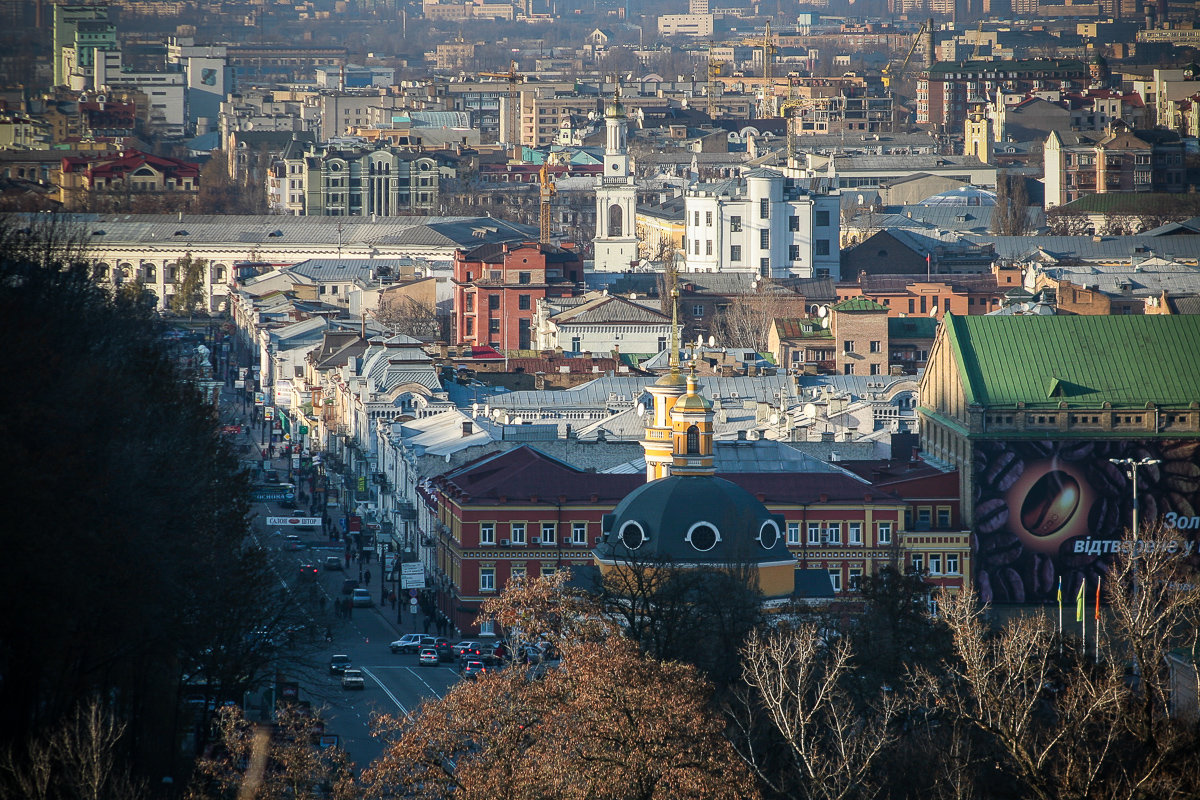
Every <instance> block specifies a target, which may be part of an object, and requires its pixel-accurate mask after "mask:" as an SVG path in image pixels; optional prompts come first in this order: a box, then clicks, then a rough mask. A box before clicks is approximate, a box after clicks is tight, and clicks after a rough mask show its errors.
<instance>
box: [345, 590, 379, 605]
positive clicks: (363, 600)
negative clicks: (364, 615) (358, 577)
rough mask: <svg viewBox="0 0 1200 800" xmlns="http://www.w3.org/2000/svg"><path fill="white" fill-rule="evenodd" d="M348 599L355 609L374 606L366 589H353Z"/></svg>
mask: <svg viewBox="0 0 1200 800" xmlns="http://www.w3.org/2000/svg"><path fill="white" fill-rule="evenodd" d="M350 599H351V600H352V601H353V602H354V607H355V608H370V607H371V606H373V605H375V601H374V600H372V599H371V592H370V590H368V589H355V590H354V591H353V592H351V594H350Z"/></svg>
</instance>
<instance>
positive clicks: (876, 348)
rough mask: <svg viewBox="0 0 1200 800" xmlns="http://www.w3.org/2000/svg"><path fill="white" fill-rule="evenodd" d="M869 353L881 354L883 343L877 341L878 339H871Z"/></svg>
mask: <svg viewBox="0 0 1200 800" xmlns="http://www.w3.org/2000/svg"><path fill="white" fill-rule="evenodd" d="M871 352H872V353H882V352H883V342H881V341H879V340H878V339H872V340H871Z"/></svg>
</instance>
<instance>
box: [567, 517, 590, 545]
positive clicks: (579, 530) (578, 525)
mask: <svg viewBox="0 0 1200 800" xmlns="http://www.w3.org/2000/svg"><path fill="white" fill-rule="evenodd" d="M571 544H587V523H586V522H572V523H571Z"/></svg>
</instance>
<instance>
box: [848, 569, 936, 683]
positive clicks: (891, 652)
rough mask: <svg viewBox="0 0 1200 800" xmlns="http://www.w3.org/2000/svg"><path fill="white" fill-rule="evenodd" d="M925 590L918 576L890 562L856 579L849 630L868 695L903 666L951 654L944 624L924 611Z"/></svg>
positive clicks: (927, 592)
mask: <svg viewBox="0 0 1200 800" xmlns="http://www.w3.org/2000/svg"><path fill="white" fill-rule="evenodd" d="M930 589H931V587H930V586H929V584H927V583H925V581H924V580H923V579H922V577H921V576H920V575H917V574H914V573H911V572H909V573H905V572H901V571H900V570H898V569H896V568H895V567H891V566H889V567H884V568H883V569H881V570H879V572H877V573H875V574H874V575H864V576H863V577H862V578H861V579H860V581H859V590H860V592H861V594H862V599H863V602H864V607H863V612H862V614H861V615H859V616H857V617H855V619H854V622H853V625H852V626H851V629H850V630H851V634H852V638H853V642H854V649H855V650H856V651H857V659H858V663H859V664H860V665H861V666H860V668H859V671H858V674H859V676H860V679H861V680H862V682H863V687H864V689H865V690H866V691H867V692H868V693H869V694H872V695H873V694H874V693H875V692H877V691H878V690H879V688H880V687H881V686H884V685H891V684H893V683H895V681H896V679H897V677H899V676H901V675H903V674H904V671H905V669H906V668H909V667H914V666H925V667H929V666H932V665H934V664H936V663H937V662H938V661H940V660H941V659H943V658H945V657H947V656H948V655H949V654H950V638H949V632H948V631H947V629H946V626H945V625H942V624H940V623H939V622H938V621H937V620H936V619H935V618H934V617H932V616H930V613H929V611H930Z"/></svg>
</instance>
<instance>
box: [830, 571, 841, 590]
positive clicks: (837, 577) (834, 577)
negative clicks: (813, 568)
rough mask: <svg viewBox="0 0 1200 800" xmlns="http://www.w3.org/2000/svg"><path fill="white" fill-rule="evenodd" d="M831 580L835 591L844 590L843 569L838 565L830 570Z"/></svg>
mask: <svg viewBox="0 0 1200 800" xmlns="http://www.w3.org/2000/svg"><path fill="white" fill-rule="evenodd" d="M829 582H830V583H832V584H833V590H834V591H835V592H840V591H841V590H842V571H841V570H840V569H838V568H837V567H835V568H833V569H831V570H829Z"/></svg>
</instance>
